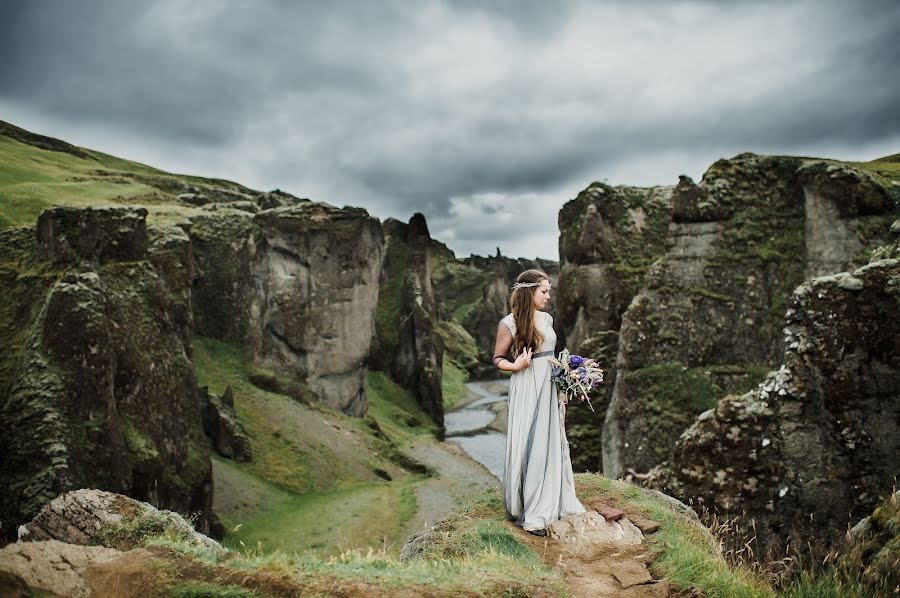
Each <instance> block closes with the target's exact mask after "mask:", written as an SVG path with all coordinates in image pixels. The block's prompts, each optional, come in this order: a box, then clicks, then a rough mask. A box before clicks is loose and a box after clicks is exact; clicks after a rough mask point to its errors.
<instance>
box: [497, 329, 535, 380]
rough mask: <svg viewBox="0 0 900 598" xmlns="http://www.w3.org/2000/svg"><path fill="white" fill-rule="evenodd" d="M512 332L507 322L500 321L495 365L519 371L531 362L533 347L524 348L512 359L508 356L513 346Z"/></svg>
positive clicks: (511, 370) (504, 369)
mask: <svg viewBox="0 0 900 598" xmlns="http://www.w3.org/2000/svg"><path fill="white" fill-rule="evenodd" d="M512 342H513V336H512V332H510V331H509V328H508V327H507V326H506V324H503V323H502V322H501V323H500V326H499V327H498V328H497V341H496V342H495V343H494V365H495V366H497V368H498V369H500V370H503V371H504V372H518V371H519V370H523V369H525V368H527V367H528V364H530V363H531V349H524V350H523V351H522V353H521V354H519V356H518V357H517V358H516V360H515V361H510V360H509V359H508V358H507V357H506V356H507V355H509V349H510V347H512Z"/></svg>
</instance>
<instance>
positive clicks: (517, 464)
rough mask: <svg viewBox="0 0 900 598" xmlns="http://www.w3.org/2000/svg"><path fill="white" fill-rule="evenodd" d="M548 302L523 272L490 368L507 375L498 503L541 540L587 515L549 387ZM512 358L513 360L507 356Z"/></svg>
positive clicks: (558, 405) (559, 407) (533, 277)
mask: <svg viewBox="0 0 900 598" xmlns="http://www.w3.org/2000/svg"><path fill="white" fill-rule="evenodd" d="M549 300H550V279H549V278H548V277H547V275H546V274H545V273H544V272H542V271H541V270H526V271H525V272H522V273H521V274H519V277H518V278H517V279H516V284H514V285H513V292H512V297H511V298H510V304H511V305H512V313H511V314H509V315H507V316H506V317H504V318H503V319H502V320H500V325H499V327H498V329H497V342H496V345H495V347H494V365H495V366H496V367H497V368H499V369H501V370H503V371H506V372H512V373H513V374H512V376H511V377H510V380H509V425H508V432H507V435H506V467H505V469H504V472H503V503H504V506H505V507H506V513H507V516H508V517H509V518H510V519H515V521H516V525H519V526H521V527H522V528H523V529H525V530H527V531H529V532H530V533H532V534H534V535H536V536H545V535H546V533H547V532H546V528H547V526H548V525H550V524H551V523H553V522H554V521H556V520H558V519H560V518H562V517H565V516H566V515H571V514H574V513H583V512H584V511H585V508H584V507H583V506H582V504H581V503H580V502H579V501H578V498H577V497H576V496H575V479H574V477H573V475H572V462H571V461H570V460H569V443H568V442H567V441H566V430H565V425H564V418H565V412H566V406H565V403H563V402H560V401H557V398H556V385H555V384H553V383H552V382H550V364H549V362H548V360H547V357H551V356H553V349H554V346H555V344H556V333H555V332H553V318H552V317H551V316H550V314H548V313H546V312H543V311H540V310H541V309H543V308H544V307H545V306H546V305H547V302H548V301H549ZM513 355H515V356H516V357H515V358H514V359H512V358H511V356H513Z"/></svg>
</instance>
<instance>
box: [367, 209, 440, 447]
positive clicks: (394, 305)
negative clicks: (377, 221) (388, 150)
mask: <svg viewBox="0 0 900 598" xmlns="http://www.w3.org/2000/svg"><path fill="white" fill-rule="evenodd" d="M383 227H384V236H385V257H384V265H383V267H382V271H381V277H380V293H379V297H378V307H377V311H376V317H375V323H376V324H375V334H374V337H373V342H372V351H371V354H370V357H369V361H370V364H371V365H372V367H373V368H375V369H379V370H383V371H386V372H388V373H389V374H390V376H391V377H392V378H393V379H394V380H396V381H397V382H398V383H399V384H400V385H401V386H403V387H404V388H407V389H409V390H410V391H411V392H412V393H413V396H415V398H416V401H417V402H418V403H419V405H421V407H422V409H423V410H424V411H425V413H427V414H428V415H429V416H430V417H431V419H432V420H433V421H434V422H435V423H436V424H437V426H438V436H439V437H441V438H443V428H444V403H443V391H442V388H441V377H442V373H443V353H444V349H443V342H442V340H441V337H440V335H439V334H438V332H437V330H436V328H435V325H436V323H437V318H438V304H437V300H436V298H435V293H434V290H433V288H432V284H431V260H430V246H431V237H430V235H429V233H428V225H427V224H426V222H425V217H424V216H423V215H422V214H415V215H414V216H413V217H412V218H411V219H410V221H409V224H404V223H403V222H400V221H399V220H395V219H393V218H389V219H387V220H386V221H385V222H384V225H383Z"/></svg>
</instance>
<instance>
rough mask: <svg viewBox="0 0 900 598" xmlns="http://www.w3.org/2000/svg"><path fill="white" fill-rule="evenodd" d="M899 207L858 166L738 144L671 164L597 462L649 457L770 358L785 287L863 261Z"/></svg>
mask: <svg viewBox="0 0 900 598" xmlns="http://www.w3.org/2000/svg"><path fill="white" fill-rule="evenodd" d="M898 209H900V206H897V205H896V204H895V203H894V201H893V200H892V199H891V198H890V196H889V194H888V193H887V191H886V190H885V189H884V188H883V187H881V186H880V185H878V184H877V183H875V182H874V181H873V179H871V177H869V176H868V175H866V174H864V173H859V172H856V171H854V170H852V169H850V168H849V167H846V166H841V165H835V164H833V163H830V162H825V161H820V160H802V159H799V158H786V157H773V156H755V155H753V154H742V155H740V156H737V157H735V158H733V159H731V160H720V161H719V162H716V163H715V164H713V165H712V166H711V167H710V168H709V170H708V171H707V172H706V174H705V175H704V178H703V180H702V181H701V183H700V184H698V185H695V184H694V183H693V182H692V181H690V179H687V178H686V177H684V178H682V180H681V182H680V183H679V184H678V186H677V187H676V189H675V191H674V194H673V213H672V222H671V224H670V225H669V230H668V236H667V240H666V253H665V255H664V256H663V257H662V258H661V259H660V260H659V261H658V262H657V263H656V264H655V265H654V266H653V268H652V269H651V270H650V271H649V272H648V274H647V277H646V280H645V286H644V288H643V289H642V290H641V291H640V293H639V294H638V295H637V296H635V298H634V300H633V301H632V302H631V304H630V306H629V308H628V310H627V311H626V312H625V314H624V315H623V316H622V325H621V329H620V335H619V352H618V355H617V358H616V368H617V370H618V373H617V375H616V379H615V383H614V385H613V391H612V396H611V397H610V405H609V409H608V411H607V414H606V420H605V422H604V426H603V471H604V473H605V474H606V475H608V476H611V477H621V476H622V475H623V473H624V472H625V470H626V469H628V468H633V469H635V470H637V471H640V472H642V471H647V470H649V469H650V468H652V467H653V466H655V465H657V464H658V463H660V462H661V461H663V460H664V459H665V458H666V457H667V456H668V455H669V453H670V450H671V447H672V445H673V444H674V442H675V440H676V439H677V438H678V436H679V435H680V434H681V432H683V431H684V429H685V428H686V427H687V425H689V424H690V422H692V421H693V419H694V418H695V417H697V416H698V415H700V413H702V412H704V411H706V410H708V409H711V408H713V407H714V406H715V404H716V401H717V399H718V398H720V397H722V396H724V395H725V394H728V393H741V392H744V391H746V390H748V389H749V388H752V387H753V386H754V385H755V384H756V383H758V382H760V381H761V380H762V378H763V376H764V375H765V372H767V371H769V370H770V369H773V368H774V367H775V366H777V364H778V363H779V362H780V360H781V355H782V352H783V349H784V347H783V344H782V336H781V332H780V329H781V320H782V318H783V316H784V312H785V310H786V308H787V304H788V302H789V298H790V295H791V291H792V290H793V289H794V288H795V287H796V286H797V285H799V284H800V283H801V282H802V281H803V280H804V279H805V278H806V277H807V276H808V275H811V274H818V273H822V272H834V271H837V270H839V269H844V268H846V267H848V266H850V265H852V264H854V263H864V262H865V260H866V259H867V257H868V252H869V251H871V250H872V249H874V248H875V247H877V246H879V245H880V244H882V243H883V242H884V240H885V237H886V233H887V230H888V226H889V223H890V222H891V221H893V219H894V218H896V214H897V213H898ZM845 284H848V285H851V286H852V285H854V284H856V283H854V282H853V281H846V282H845Z"/></svg>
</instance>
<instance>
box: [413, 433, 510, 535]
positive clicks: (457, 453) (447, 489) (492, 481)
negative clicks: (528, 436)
mask: <svg viewBox="0 0 900 598" xmlns="http://www.w3.org/2000/svg"><path fill="white" fill-rule="evenodd" d="M404 450H405V451H406V452H408V453H409V454H410V455H412V456H414V457H415V458H416V459H418V460H419V461H421V462H422V463H425V464H426V465H428V466H429V467H431V468H433V469H434V470H435V471H436V472H437V473H438V475H437V476H435V477H433V478H430V479H428V480H425V481H423V482H420V483H419V484H417V485H416V499H417V501H418V505H419V510H418V511H417V512H416V514H415V515H414V516H413V517H412V519H410V521H409V523H408V524H407V527H406V533H407V534H408V535H412V534H413V533H415V532H417V531H419V530H421V529H424V528H425V527H426V526H427V525H429V524H431V523H435V522H436V521H440V520H441V519H444V518H445V517H446V516H447V515H448V514H449V513H450V511H452V510H453V509H454V508H456V507H457V506H458V505H459V502H460V500H461V499H462V497H463V496H465V495H467V494H473V493H475V492H478V491H480V490H483V489H484V488H487V487H490V486H496V485H499V482H498V481H497V478H495V477H494V476H493V475H491V473H490V472H489V471H488V470H487V469H486V468H485V467H484V466H483V465H481V463H478V462H477V461H475V460H474V459H472V458H471V457H469V456H468V455H467V454H466V453H465V451H464V450H463V449H462V447H460V446H458V445H456V444H453V443H450V442H438V441H436V440H435V439H434V438H430V437H419V438H417V439H416V440H415V441H414V442H413V444H411V445H409V446H407V447H404Z"/></svg>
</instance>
